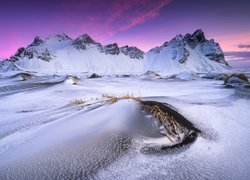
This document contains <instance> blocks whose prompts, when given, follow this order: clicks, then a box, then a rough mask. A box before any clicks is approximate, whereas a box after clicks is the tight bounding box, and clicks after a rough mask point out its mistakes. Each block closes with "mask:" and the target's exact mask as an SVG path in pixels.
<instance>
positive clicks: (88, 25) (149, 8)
mask: <svg viewBox="0 0 250 180" xmlns="http://www.w3.org/2000/svg"><path fill="white" fill-rule="evenodd" d="M171 2H172V0H158V1H152V0H131V1H109V3H106V4H104V5H103V6H102V9H106V10H105V11H103V12H99V13H95V14H88V16H87V18H86V21H85V22H84V23H83V24H82V30H83V31H86V32H90V34H93V36H95V37H97V38H99V39H101V40H102V39H103V38H110V37H112V36H114V35H115V34H117V33H119V32H122V31H127V30H130V29H131V28H133V27H135V26H137V25H140V24H142V23H145V22H146V21H148V20H151V19H153V18H155V17H157V16H158V15H159V13H160V10H161V9H162V8H163V7H165V6H167V5H168V4H170V3H171ZM81 5H82V9H83V10H84V9H86V7H88V8H89V7H90V6H89V4H88V2H86V4H84V3H83V4H81ZM107 36H109V37H107Z"/></svg>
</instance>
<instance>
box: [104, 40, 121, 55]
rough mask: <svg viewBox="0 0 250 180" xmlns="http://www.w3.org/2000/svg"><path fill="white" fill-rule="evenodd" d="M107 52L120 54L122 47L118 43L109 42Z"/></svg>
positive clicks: (106, 47)
mask: <svg viewBox="0 0 250 180" xmlns="http://www.w3.org/2000/svg"><path fill="white" fill-rule="evenodd" d="M104 49H105V53H106V54H112V55H118V54H120V49H119V47H118V45H117V43H113V44H109V45H106V46H105V47H104Z"/></svg>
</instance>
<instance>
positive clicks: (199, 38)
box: [184, 29, 206, 49]
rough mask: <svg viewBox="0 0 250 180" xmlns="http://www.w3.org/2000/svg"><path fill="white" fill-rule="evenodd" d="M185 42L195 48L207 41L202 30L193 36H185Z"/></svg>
mask: <svg viewBox="0 0 250 180" xmlns="http://www.w3.org/2000/svg"><path fill="white" fill-rule="evenodd" d="M184 41H185V42H186V43H187V44H188V45H189V46H190V47H191V48H193V49H194V48H195V47H196V46H197V45H198V44H199V43H203V42H205V41H206V38H205V35H204V32H203V31H202V30H201V29H198V30H197V31H195V32H194V33H193V34H192V35H191V34H186V35H185V36H184Z"/></svg>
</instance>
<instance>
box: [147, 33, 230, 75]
mask: <svg viewBox="0 0 250 180" xmlns="http://www.w3.org/2000/svg"><path fill="white" fill-rule="evenodd" d="M146 56H147V59H148V62H147V63H146V66H145V68H146V69H150V70H152V71H156V72H157V71H158V72H165V73H168V74H173V73H179V72H182V71H193V72H222V71H227V70H229V69H230V67H229V66H228V64H227V62H226V61H225V58H224V54H223V52H222V50H221V48H220V45H219V44H218V43H216V42H214V40H207V39H206V38H205V35H204V32H203V31H202V30H201V29H199V30H197V31H195V32H194V33H193V34H192V35H191V34H186V35H185V36H183V35H177V36H176V37H175V38H173V39H172V40H171V41H169V42H165V43H164V44H163V45H162V46H159V47H155V48H153V49H151V50H150V51H149V52H148V53H147V54H146Z"/></svg>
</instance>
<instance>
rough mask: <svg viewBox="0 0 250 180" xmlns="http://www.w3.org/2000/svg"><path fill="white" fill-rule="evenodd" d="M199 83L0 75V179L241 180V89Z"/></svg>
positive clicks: (248, 97) (244, 157)
mask: <svg viewBox="0 0 250 180" xmlns="http://www.w3.org/2000/svg"><path fill="white" fill-rule="evenodd" d="M203 75H204V76H203V78H201V77H197V74H194V73H188V72H182V73H179V74H176V75H173V76H168V77H161V76H160V75H158V74H157V73H154V72H152V71H149V72H147V73H145V74H144V75H143V76H135V75H133V76H131V77H129V76H122V75H121V76H117V75H114V76H109V75H106V76H97V75H95V76H94V75H93V76H91V78H90V77H89V76H87V75H86V76H85V75H82V76H67V75H66V76H59V75H46V76H39V75H38V73H32V74H30V73H18V74H12V75H10V74H9V75H8V76H6V75H3V74H2V75H1V76H0V114H1V118H0V179H6V180H8V179H17V180H23V179H180V180H182V179H197V180H200V179H237V180H238V179H240V180H241V179H249V175H250V174H249V169H250V158H249V157H250V154H249V147H250V125H249V122H248V121H249V114H250V108H249V104H250V93H249V86H248V85H249V81H248V79H247V77H246V76H245V75H240V74H238V75H236V74H232V75H230V76H228V75H224V76H225V77H224V76H222V74H209V75H208V74H203ZM205 78H206V79H205ZM223 78H224V79H225V80H223ZM218 79H220V80H218ZM242 81H243V82H244V84H242ZM232 84H233V86H231V85H232ZM229 85H230V86H229ZM128 93H129V94H128ZM138 96H139V97H138Z"/></svg>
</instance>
